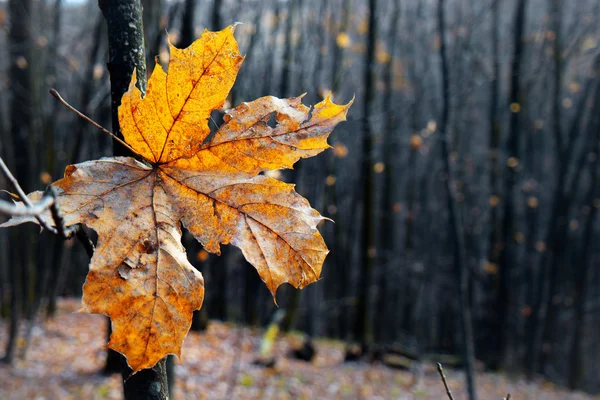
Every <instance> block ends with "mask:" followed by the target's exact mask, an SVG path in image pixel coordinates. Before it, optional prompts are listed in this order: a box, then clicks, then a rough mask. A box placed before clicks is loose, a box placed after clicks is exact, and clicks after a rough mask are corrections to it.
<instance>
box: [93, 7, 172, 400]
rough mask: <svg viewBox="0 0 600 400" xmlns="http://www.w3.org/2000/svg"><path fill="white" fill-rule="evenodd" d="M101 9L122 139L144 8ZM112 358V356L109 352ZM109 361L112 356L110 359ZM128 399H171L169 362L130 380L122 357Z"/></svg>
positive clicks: (122, 151) (140, 74)
mask: <svg viewBox="0 0 600 400" xmlns="http://www.w3.org/2000/svg"><path fill="white" fill-rule="evenodd" d="M98 6H99V7H100V9H101V10H102V14H104V18H105V19H106V26H107V27H108V64H107V67H108V71H109V73H110V86H111V111H112V125H113V132H114V133H115V134H116V135H117V136H119V137H121V138H122V137H123V135H122V134H121V131H120V128H119V117H118V108H119V105H120V104H121V97H122V96H123V94H124V93H125V92H126V91H127V89H128V87H129V83H130V82H131V77H132V75H133V71H134V70H135V71H136V76H137V87H138V88H139V89H140V90H141V91H142V93H145V92H146V84H147V80H146V59H145V54H144V51H140V49H144V48H145V47H144V30H143V24H142V4H141V1H140V0H98ZM113 153H114V155H115V156H130V157H131V156H132V154H130V153H129V151H128V150H127V149H126V148H125V147H124V146H122V145H121V144H119V143H117V142H113ZM109 354H110V352H109ZM109 358H110V356H109ZM120 359H121V360H120V364H121V368H120V369H121V373H122V375H123V388H124V392H125V398H126V399H127V400H131V399H157V400H158V399H168V398H169V392H168V389H169V385H168V384H167V360H166V357H165V358H163V359H162V360H160V361H159V362H158V363H157V364H156V365H155V366H154V367H152V368H149V369H144V370H142V371H140V372H138V373H137V374H135V375H133V376H131V377H130V374H131V370H130V369H129V367H128V366H127V364H126V361H125V358H124V357H123V356H120Z"/></svg>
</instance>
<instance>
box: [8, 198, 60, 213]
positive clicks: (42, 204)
mask: <svg viewBox="0 0 600 400" xmlns="http://www.w3.org/2000/svg"><path fill="white" fill-rule="evenodd" d="M53 204H54V198H52V196H44V197H42V199H41V200H40V201H39V202H37V203H36V204H33V205H32V206H31V207H27V206H22V205H17V204H11V203H9V202H8V201H0V213H2V214H6V215H10V216H13V217H26V216H31V217H35V216H39V215H40V214H42V213H43V212H44V211H46V210H47V209H49V208H50V207H51V206H52V205H53Z"/></svg>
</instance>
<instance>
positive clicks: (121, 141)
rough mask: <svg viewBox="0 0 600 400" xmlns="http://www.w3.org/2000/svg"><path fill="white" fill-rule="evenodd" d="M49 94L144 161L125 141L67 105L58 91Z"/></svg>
mask: <svg viewBox="0 0 600 400" xmlns="http://www.w3.org/2000/svg"><path fill="white" fill-rule="evenodd" d="M50 94H51V95H52V96H54V98H55V99H56V100H58V101H59V102H60V103H61V104H62V105H63V106H65V107H67V108H68V109H69V110H71V111H73V112H74V113H75V114H77V115H78V116H79V117H81V118H83V119H84V120H86V121H87V122H89V123H90V124H92V125H93V126H94V127H95V128H98V129H99V130H101V131H102V132H104V133H106V134H107V135H109V136H110V137H111V138H113V139H114V140H116V141H117V142H119V143H121V144H122V145H123V146H125V147H126V148H127V150H129V151H131V152H132V153H133V154H136V155H138V156H140V157H142V158H144V159H145V157H143V156H141V155H140V154H138V153H137V152H136V151H135V150H134V149H133V147H131V146H130V145H128V144H127V143H126V142H125V141H123V140H121V139H119V138H118V137H117V136H116V135H114V134H113V133H112V132H111V131H109V130H108V129H106V128H105V127H103V126H102V125H100V124H98V123H97V122H96V121H94V120H93V119H91V118H90V117H88V116H87V115H85V114H83V113H82V112H81V111H79V110H78V109H76V108H75V107H73V106H72V105H70V104H69V103H67V101H66V100H65V99H63V98H62V97H61V96H60V94H59V93H58V91H56V89H50Z"/></svg>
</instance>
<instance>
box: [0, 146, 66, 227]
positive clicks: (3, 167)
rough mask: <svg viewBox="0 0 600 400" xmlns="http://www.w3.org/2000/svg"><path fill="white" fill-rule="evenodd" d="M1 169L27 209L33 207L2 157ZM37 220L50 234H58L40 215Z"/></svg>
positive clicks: (0, 158) (0, 159)
mask: <svg viewBox="0 0 600 400" xmlns="http://www.w3.org/2000/svg"><path fill="white" fill-rule="evenodd" d="M0 169H1V170H2V173H3V174H4V176H6V179H8V181H9V182H10V184H11V185H12V187H13V188H14V189H15V191H16V192H17V194H18V195H19V197H20V198H21V201H23V203H24V204H25V205H26V206H27V207H29V208H31V207H33V203H31V201H30V200H29V198H28V197H27V195H26V194H25V192H24V191H23V189H21V186H20V185H19V182H17V179H16V178H15V177H14V176H13V174H12V173H11V172H10V170H9V169H8V167H7V166H6V164H5V163H4V160H3V159H2V157H0ZM35 218H36V219H37V220H38V222H39V223H40V226H41V227H42V228H44V229H46V230H47V231H48V232H52V233H54V234H56V233H58V232H57V231H56V229H54V228H53V227H51V226H50V225H48V224H47V223H46V221H44V220H43V219H42V217H41V216H40V214H37V215H35Z"/></svg>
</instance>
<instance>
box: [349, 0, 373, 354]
mask: <svg viewBox="0 0 600 400" xmlns="http://www.w3.org/2000/svg"><path fill="white" fill-rule="evenodd" d="M376 14H377V0H369V31H368V33H367V55H366V58H365V67H364V78H363V82H364V85H365V98H364V100H363V115H362V125H363V126H362V130H363V133H362V134H363V140H362V142H363V148H362V156H361V180H360V182H361V186H362V190H363V203H362V223H361V227H362V231H361V237H360V238H361V240H360V242H359V243H360V246H361V247H362V248H361V266H360V268H361V270H360V278H359V279H360V283H359V285H358V303H357V310H356V314H357V315H356V321H355V323H356V325H355V327H354V332H355V335H356V338H357V340H358V341H359V342H360V343H361V344H367V345H369V344H371V343H372V342H373V324H372V318H371V316H370V315H369V306H370V304H371V281H372V274H373V267H374V264H375V254H374V253H375V232H374V225H373V216H374V207H375V204H374V198H373V197H374V196H373V168H372V167H373V160H372V157H373V154H372V153H373V132H372V129H371V124H370V122H369V115H370V114H371V105H372V103H373V100H374V99H375V93H376V88H375V76H374V72H375V71H374V67H375V46H376V39H377V37H376V27H377V19H376Z"/></svg>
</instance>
